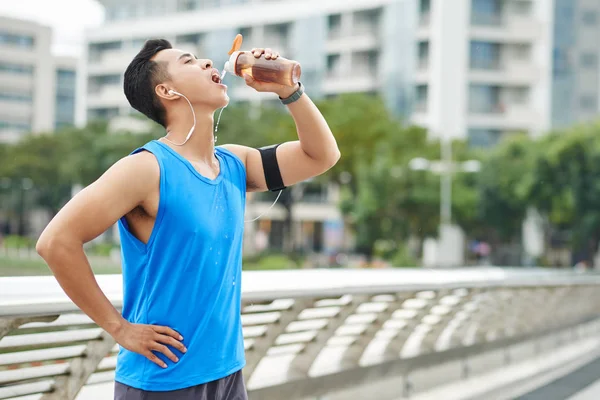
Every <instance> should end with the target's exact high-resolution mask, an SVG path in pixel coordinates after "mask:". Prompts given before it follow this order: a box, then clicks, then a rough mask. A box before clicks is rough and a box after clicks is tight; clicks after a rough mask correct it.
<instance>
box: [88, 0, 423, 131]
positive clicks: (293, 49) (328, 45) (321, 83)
mask: <svg viewBox="0 0 600 400" xmlns="http://www.w3.org/2000/svg"><path fill="white" fill-rule="evenodd" d="M101 3H102V4H103V5H104V6H105V7H106V16H107V21H106V23H105V24H104V25H103V26H102V27H100V28H98V29H95V30H93V31H90V32H89V33H88V37H87V41H88V46H87V55H86V59H87V63H86V65H85V68H86V71H85V73H84V74H82V79H81V80H80V89H81V91H82V93H84V95H85V96H86V97H87V98H86V99H85V101H84V102H83V103H82V107H81V108H80V109H79V110H78V121H80V122H83V121H85V120H86V119H87V118H105V117H113V116H116V115H127V114H128V113H129V112H130V108H129V105H128V103H127V101H126V99H125V97H124V95H123V91H122V74H123V71H124V68H125V67H126V65H127V64H128V62H129V61H130V60H131V59H132V57H133V55H134V54H135V53H136V52H137V51H138V50H139V48H140V47H141V45H142V44H143V42H144V40H145V39H148V38H150V37H164V38H167V39H169V40H170V41H171V42H172V43H173V44H174V45H175V46H177V47H179V48H182V49H186V50H190V51H193V52H194V53H196V54H199V55H202V56H206V57H210V58H211V59H213V60H214V61H215V64H216V66H217V67H219V68H220V67H221V66H222V65H223V63H224V62H225V60H226V59H227V51H228V50H229V48H230V46H231V42H232V40H233V38H234V37H235V35H236V34H237V33H242V34H243V35H244V38H245V40H244V48H250V47H253V46H263V47H272V48H275V49H278V50H279V51H280V53H281V54H282V55H283V56H284V57H286V58H292V59H296V60H298V61H300V62H301V63H302V67H303V78H302V79H303V83H304V84H305V86H306V87H307V90H309V91H310V93H311V95H312V96H314V97H320V96H328V95H336V94H339V93H343V92H366V93H376V92H382V93H384V94H385V96H386V98H387V99H388V101H389V103H390V104H391V105H392V106H393V107H394V108H395V109H397V110H398V111H400V112H403V113H405V114H406V113H408V111H409V110H408V107H409V106H410V97H411V95H412V88H411V86H410V84H409V83H410V82H411V81H412V76H411V74H412V71H413V70H414V68H413V64H414V62H415V55H414V54H413V53H414V51H413V49H414V40H413V37H414V34H415V26H416V20H417V14H418V12H417V8H418V3H417V2H416V1H414V0H409V1H406V0H329V1H326V2H323V1H318V0H304V1H290V0H281V1H256V0H211V1H206V0H204V1H201V0H195V1H194V0H186V1H181V0H179V1H174V0H125V1H113V0H102V1H101ZM250 15H252V17H250ZM387 38H390V39H387ZM226 79H227V84H228V85H229V86H230V97H231V98H232V101H265V100H266V99H272V96H268V94H267V95H263V96H261V95H260V94H258V93H255V92H253V91H252V90H251V89H248V88H246V87H245V86H244V84H243V82H242V80H240V79H235V78H232V77H229V78H226Z"/></svg>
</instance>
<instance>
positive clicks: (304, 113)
mask: <svg viewBox="0 0 600 400" xmlns="http://www.w3.org/2000/svg"><path fill="white" fill-rule="evenodd" d="M258 50H259V53H260V54H262V51H263V50H262V49H258ZM264 52H265V55H266V54H274V56H273V58H277V56H278V55H277V54H276V53H272V52H271V50H270V49H266V50H264ZM255 54H256V53H255ZM246 83H247V84H248V85H249V86H251V87H253V88H254V89H256V90H257V91H261V92H265V91H271V92H274V93H276V94H277V95H279V97H281V98H286V97H289V96H290V95H291V94H292V93H294V92H295V91H296V89H297V88H298V87H292V88H290V87H286V86H282V85H277V84H270V83H262V82H257V81H255V80H253V79H252V78H250V77H246ZM288 109H289V111H290V114H291V115H292V118H293V119H294V122H295V123H296V131H297V132H298V139H299V140H297V141H293V142H287V143H283V144H282V145H281V146H279V147H278V148H277V162H278V164H279V169H280V171H281V177H282V179H283V184H284V185H285V186H291V185H293V184H296V183H298V182H302V181H304V180H307V179H309V178H312V177H314V176H318V175H321V174H322V173H324V172H326V171H327V170H329V169H330V168H331V167H333V166H334V165H335V164H336V163H337V161H338V160H339V158H340V151H339V149H338V146H337V142H336V140H335V137H334V136H333V133H332V132H331V129H329V125H328V124H327V121H325V118H324V117H323V115H322V114H321V112H320V111H319V109H318V108H317V106H316V105H315V104H314V103H313V102H312V100H311V99H310V98H309V97H308V95H307V94H303V95H302V97H300V99H299V100H297V101H296V102H294V103H292V104H290V105H289V106H288ZM224 147H226V148H228V149H229V150H231V151H233V152H234V153H236V154H237V155H238V156H239V157H240V158H241V159H242V160H243V161H244V163H245V165H246V171H247V180H248V191H265V190H267V184H266V182H265V174H264V170H263V166H262V159H261V156H260V153H259V151H258V150H256V149H252V148H250V147H246V146H239V145H227V146H224Z"/></svg>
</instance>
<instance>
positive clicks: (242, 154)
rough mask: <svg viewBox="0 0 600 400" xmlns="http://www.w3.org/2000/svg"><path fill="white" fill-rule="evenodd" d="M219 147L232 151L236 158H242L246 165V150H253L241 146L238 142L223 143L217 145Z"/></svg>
mask: <svg viewBox="0 0 600 400" xmlns="http://www.w3.org/2000/svg"><path fill="white" fill-rule="evenodd" d="M219 147H221V148H223V149H225V150H228V151H230V152H232V153H233V154H235V155H236V156H238V158H239V159H240V160H242V162H243V163H244V165H246V166H247V163H246V159H247V156H248V152H249V151H250V150H253V149H252V148H250V147H247V146H242V145H239V144H224V145H222V146H219Z"/></svg>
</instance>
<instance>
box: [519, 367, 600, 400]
mask: <svg viewBox="0 0 600 400" xmlns="http://www.w3.org/2000/svg"><path fill="white" fill-rule="evenodd" d="M566 399H568V400H598V399H600V358H596V359H595V360H594V361H592V362H590V363H587V364H585V365H584V366H582V367H580V368H578V369H576V370H575V371H573V372H571V373H570V374H568V375H565V376H563V377H560V378H558V379H555V380H553V381H552V382H550V383H548V384H546V385H544V386H542V387H540V388H537V389H535V390H532V391H530V392H529V393H526V394H524V395H522V396H520V397H518V398H516V399H515V400H566Z"/></svg>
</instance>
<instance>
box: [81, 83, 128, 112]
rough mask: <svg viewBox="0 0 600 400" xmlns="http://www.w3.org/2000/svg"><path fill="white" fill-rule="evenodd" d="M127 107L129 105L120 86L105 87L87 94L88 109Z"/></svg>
mask: <svg viewBox="0 0 600 400" xmlns="http://www.w3.org/2000/svg"><path fill="white" fill-rule="evenodd" d="M121 105H123V106H127V105H129V103H128V102H127V99H126V97H125V94H124V93H123V88H122V87H121V85H105V86H101V87H99V88H98V89H95V90H92V91H90V92H89V93H88V98H87V107H88V108H105V107H118V106H121Z"/></svg>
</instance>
